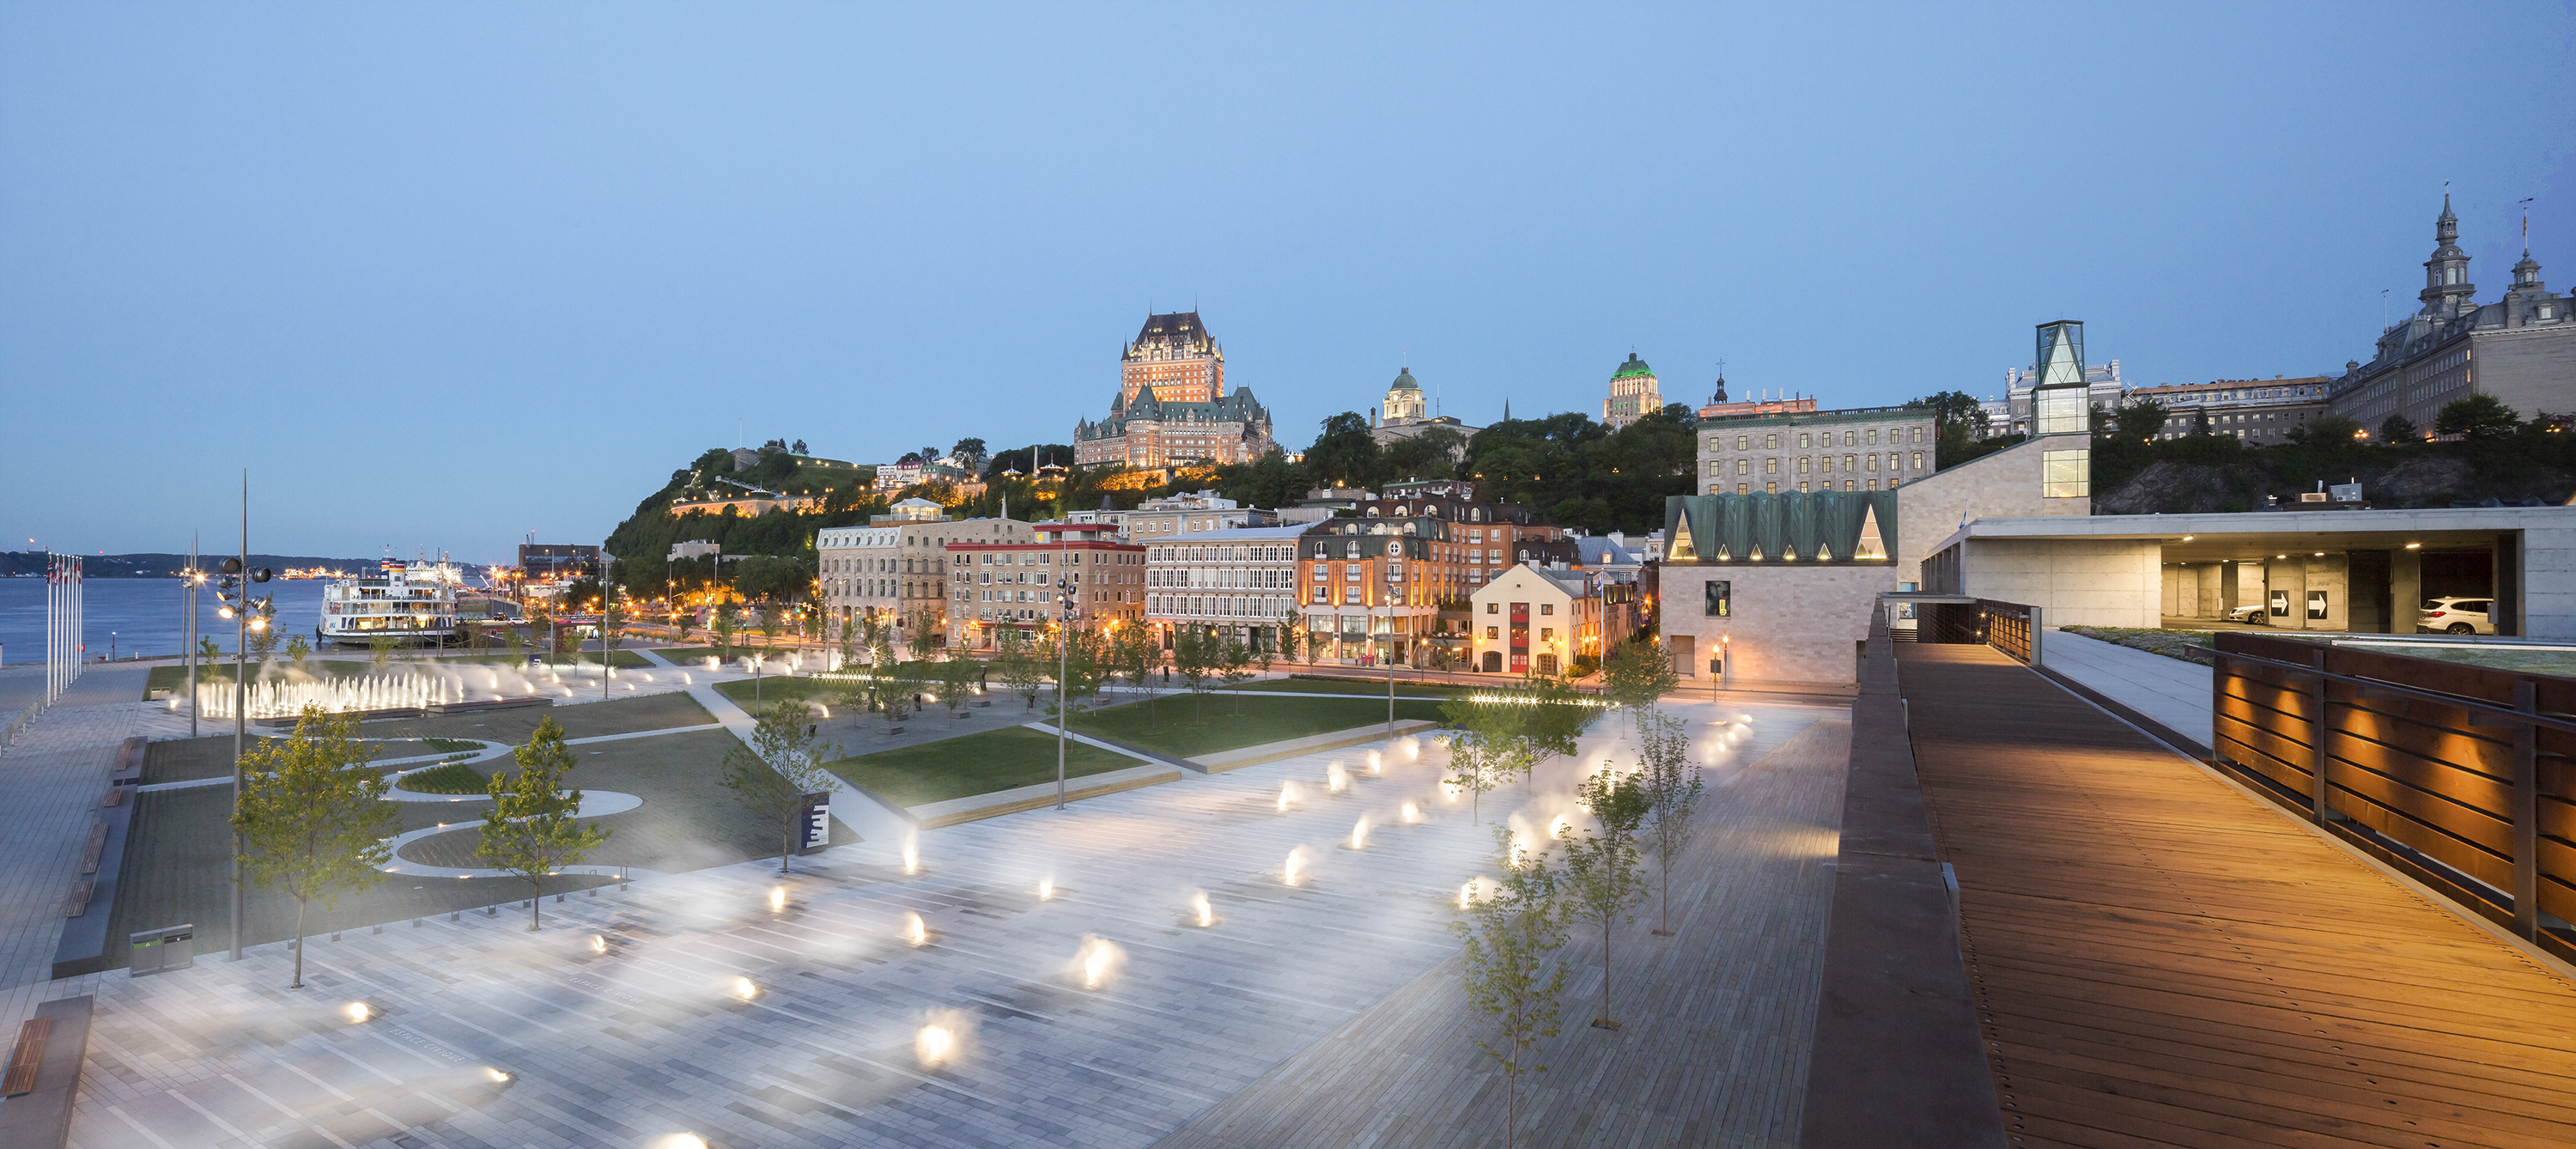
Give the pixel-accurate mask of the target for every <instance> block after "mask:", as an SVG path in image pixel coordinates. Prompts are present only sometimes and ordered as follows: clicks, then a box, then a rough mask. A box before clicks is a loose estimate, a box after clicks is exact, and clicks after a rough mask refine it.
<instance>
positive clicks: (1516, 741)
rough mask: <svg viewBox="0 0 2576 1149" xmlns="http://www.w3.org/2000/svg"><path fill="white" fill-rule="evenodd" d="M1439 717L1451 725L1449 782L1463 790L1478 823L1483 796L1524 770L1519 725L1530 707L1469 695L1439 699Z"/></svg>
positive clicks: (1470, 813)
mask: <svg viewBox="0 0 2576 1149" xmlns="http://www.w3.org/2000/svg"><path fill="white" fill-rule="evenodd" d="M1440 716H1441V718H1443V719H1445V720H1446V721H1447V722H1448V724H1449V726H1450V728H1451V729H1450V734H1449V767H1450V771H1451V776H1450V777H1449V778H1448V779H1447V781H1448V783H1449V784H1450V785H1452V786H1456V787H1458V788H1459V789H1462V790H1465V791H1467V793H1468V795H1469V797H1468V803H1467V816H1468V818H1469V819H1470V820H1474V821H1482V820H1483V818H1484V810H1483V803H1484V798H1485V794H1486V793H1487V792H1488V791H1491V790H1495V789H1497V788H1500V787H1501V786H1502V784H1503V780H1504V779H1506V778H1509V777H1511V776H1512V774H1513V773H1514V772H1515V771H1519V770H1522V769H1525V766H1524V765H1523V761H1524V758H1525V756H1526V755H1527V749H1526V743H1525V741H1524V739H1523V738H1522V731H1521V727H1522V726H1523V725H1524V724H1526V723H1527V721H1528V719H1529V711H1528V708H1527V707H1522V706H1516V705H1513V704H1510V703H1505V702H1488V701H1483V700H1479V699H1476V698H1473V697H1467V698H1459V699H1454V700H1452V701H1449V702H1443V703H1441V704H1440Z"/></svg>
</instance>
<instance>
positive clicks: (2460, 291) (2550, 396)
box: [2332, 195, 2576, 434]
mask: <svg viewBox="0 0 2576 1149" xmlns="http://www.w3.org/2000/svg"><path fill="white" fill-rule="evenodd" d="M2433 238H2434V244H2435V246H2434V248H2433V255H2432V257H2431V258H2429V259H2426V260H2425V261H2424V289H2423V290H2422V291H2420V292H2418V293H2417V294H2416V298H2417V299H2418V300H2421V301H2422V307H2420V308H2419V309H2418V310H2417V311H2416V312H2415V314H2413V315H2410V316H2407V317H2406V318H2405V319H2404V320H2402V321H2400V322H2399V323H2397V324H2396V325H2395V326H2393V327H2390V328H2389V329H2388V330H2386V331H2384V332H2382V333H2381V334H2380V336H2379V344H2378V347H2377V348H2376V349H2375V350H2374V351H2373V352H2372V354H2371V358H2370V362H2368V363H2349V364H2346V365H2345V370H2344V373H2343V375H2342V376H2341V377H2339V378H2337V379H2336V380H2335V381H2334V384H2333V391H2332V403H2333V406H2334V410H2335V412H2336V413H2337V414H2340V415H2344V416H2347V417H2349V418H2351V419H2354V420H2356V421H2358V422H2360V423H2361V425H2362V426H2363V427H2364V428H2366V429H2368V430H2369V431H2370V432H2371V433H2373V434H2377V433H2378V432H2379V428H2380V425H2381V424H2382V423H2383V422H2385V421H2386V420H2387V419H2388V418H2389V417H2390V416H2392V415H2403V416H2405V417H2406V419H2407V421H2408V422H2411V423H2413V424H2414V425H2415V426H2416V428H2417V429H2418V431H2419V432H2420V433H2423V434H2431V433H2432V431H2433V423H2434V420H2435V419H2436V418H2438V417H2439V416H2440V414H2441V411H2442V407H2443V405H2444V404H2447V403H2450V402H2451V401H2453V400H2456V399H2463V398H2467V397H2468V396H2470V395H2492V396H2494V397H2495V398H2496V400H2497V401H2499V402H2501V403H2503V404H2504V405H2505V406H2507V407H2511V408H2513V409H2514V411H2515V412H2516V413H2518V414H2520V415H2521V416H2522V417H2523V418H2526V419H2528V418H2530V417H2531V416H2532V415H2533V414H2535V413H2537V412H2541V411H2550V412H2556V413H2566V412H2571V411H2576V314H2570V308H2569V304H2570V301H2569V300H2568V299H2566V298H2565V297H2563V296H2561V295H2560V294H2559V293H2557V292H2554V291H2550V290H2548V289H2547V287H2546V285H2544V284H2543V283H2541V281H2540V264H2539V262H2538V261H2536V260H2534V259H2532V258H2531V248H2530V244H2529V243H2528V240H2527V238H2526V242H2525V244H2524V246H2523V252H2522V261H2521V262H2519V263H2516V264H2514V265H2513V287H2512V288H2511V289H2510V290H2508V291H2506V292H2505V294H2504V298H2502V299H2500V300H2498V301H2496V302H2494V303H2490V304H2487V305H2485V306H2483V307H2481V306H2479V305H2478V304H2477V302H2476V300H2475V296H2476V294H2477V285H2475V284H2473V283H2470V282H2469V254H2468V253H2467V252H2465V251H2462V250H2460V245H2459V238H2460V219H2459V217H2458V216H2455V215H2453V214H2451V197H2449V196H2447V195H2446V196H2443V197H2442V214H2441V216H2440V217H2439V218H2437V219H2435V220H2434V221H2433Z"/></svg>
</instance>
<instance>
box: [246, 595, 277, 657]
mask: <svg viewBox="0 0 2576 1149" xmlns="http://www.w3.org/2000/svg"><path fill="white" fill-rule="evenodd" d="M254 610H255V612H256V613H255V615H254V617H253V618H252V620H251V628H250V639H249V642H250V655H251V657H252V658H254V659H256V660H258V661H260V662H266V661H268V660H269V656H271V655H273V654H275V653H277V640H278V638H279V637H280V636H279V635H278V633H277V604H276V603H275V602H274V601H273V596H272V598H263V599H261V600H259V605H258V606H257V607H256V608H254Z"/></svg>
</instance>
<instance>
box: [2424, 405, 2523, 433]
mask: <svg viewBox="0 0 2576 1149" xmlns="http://www.w3.org/2000/svg"><path fill="white" fill-rule="evenodd" d="M2521 429H2522V418H2521V417H2520V416H2518V415H2516V414H2514V410H2513V408H2511V407H2507V406H2505V405H2504V403H2503V402H2502V401H2501V400H2498V399H2497V398H2496V397H2495V396H2493V395H2485V394H2479V395H2465V396H2462V397H2460V398H2457V399H2453V400H2451V401H2450V402H2448V403H2444V404H2442V410H2441V412H2440V413H2439V414H2437V415H2435V416H2434V417H2433V430H2435V431H2436V432H2439V433H2441V434H2444V435H2464V436H2467V437H2468V438H2471V439H2502V438H2504V437H2506V436H2508V435H2511V434H2513V433H2514V432H2515V431H2518V430H2521Z"/></svg>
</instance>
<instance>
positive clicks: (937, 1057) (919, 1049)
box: [912, 1025, 957, 1065]
mask: <svg viewBox="0 0 2576 1149" xmlns="http://www.w3.org/2000/svg"><path fill="white" fill-rule="evenodd" d="M912 1052H913V1054H914V1055H915V1056H918V1057H920V1058H921V1063H922V1064H924V1065H937V1064H939V1063H940V1062H942V1061H946V1060H948V1058H949V1055H951V1054H953V1053H956V1052H957V1035H956V1034H954V1033H950V1032H949V1031H948V1027H947V1026H944V1025H925V1026H922V1027H921V1032H920V1033H919V1034H916V1035H914V1037H913V1039H912Z"/></svg>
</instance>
